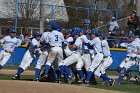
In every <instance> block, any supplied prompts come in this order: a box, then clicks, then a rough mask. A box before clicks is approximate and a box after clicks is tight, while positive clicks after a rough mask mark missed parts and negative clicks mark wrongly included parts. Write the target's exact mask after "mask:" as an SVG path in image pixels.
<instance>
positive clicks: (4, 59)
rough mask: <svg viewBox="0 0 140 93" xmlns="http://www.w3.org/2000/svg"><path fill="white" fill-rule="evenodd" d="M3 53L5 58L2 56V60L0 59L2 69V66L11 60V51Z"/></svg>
mask: <svg viewBox="0 0 140 93" xmlns="http://www.w3.org/2000/svg"><path fill="white" fill-rule="evenodd" d="M1 55H2V56H3V58H1V61H0V69H2V67H3V66H4V65H5V64H6V62H7V61H8V60H9V58H10V56H11V53H7V52H3V53H1Z"/></svg>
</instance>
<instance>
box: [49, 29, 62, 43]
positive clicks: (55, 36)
mask: <svg viewBox="0 0 140 93" xmlns="http://www.w3.org/2000/svg"><path fill="white" fill-rule="evenodd" d="M48 40H49V43H50V45H51V46H62V42H64V36H63V34H62V33H61V32H58V31H57V30H53V31H52V32H50V34H49V36H48Z"/></svg>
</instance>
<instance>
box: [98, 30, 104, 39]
mask: <svg viewBox="0 0 140 93" xmlns="http://www.w3.org/2000/svg"><path fill="white" fill-rule="evenodd" d="M98 35H99V36H101V37H104V38H105V37H106V34H105V33H104V32H102V31H100V33H99V34H98Z"/></svg>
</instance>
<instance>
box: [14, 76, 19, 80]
mask: <svg viewBox="0 0 140 93" xmlns="http://www.w3.org/2000/svg"><path fill="white" fill-rule="evenodd" d="M12 79H13V80H19V79H20V76H18V75H15V76H13V77H12Z"/></svg>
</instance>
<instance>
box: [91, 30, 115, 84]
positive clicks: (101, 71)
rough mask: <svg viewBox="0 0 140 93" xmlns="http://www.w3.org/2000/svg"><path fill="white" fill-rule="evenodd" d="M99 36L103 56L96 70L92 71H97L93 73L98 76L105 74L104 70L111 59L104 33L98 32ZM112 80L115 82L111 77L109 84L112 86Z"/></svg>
mask: <svg viewBox="0 0 140 93" xmlns="http://www.w3.org/2000/svg"><path fill="white" fill-rule="evenodd" d="M99 36H100V40H101V47H102V53H103V55H104V58H103V60H102V62H101V64H100V65H99V66H98V68H97V69H96V71H95V72H94V73H97V74H95V75H97V76H99V77H100V76H101V74H103V75H106V72H105V70H106V69H107V68H108V67H109V66H110V65H111V64H112V62H113V60H112V57H111V53H110V48H109V45H108V42H107V40H106V39H105V37H106V35H105V33H103V32H100V33H99ZM109 78H110V77H109ZM114 82H115V80H114V79H111V80H110V81H109V83H110V86H113V85H114ZM103 83H106V81H104V80H103Z"/></svg>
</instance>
